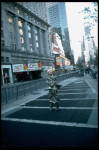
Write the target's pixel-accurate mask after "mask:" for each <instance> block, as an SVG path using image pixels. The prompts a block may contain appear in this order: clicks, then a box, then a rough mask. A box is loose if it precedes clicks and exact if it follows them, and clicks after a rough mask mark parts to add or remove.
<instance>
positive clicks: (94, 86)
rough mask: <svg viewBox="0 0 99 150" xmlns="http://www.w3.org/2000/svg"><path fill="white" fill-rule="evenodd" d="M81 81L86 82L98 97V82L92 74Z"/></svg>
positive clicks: (81, 78) (86, 75)
mask: <svg viewBox="0 0 99 150" xmlns="http://www.w3.org/2000/svg"><path fill="white" fill-rule="evenodd" d="M79 80H85V81H86V82H87V83H88V85H89V86H90V88H91V89H92V91H93V92H94V93H95V94H96V95H97V96H98V80H97V79H94V78H93V77H92V76H91V75H90V74H85V76H83V77H80V78H79Z"/></svg>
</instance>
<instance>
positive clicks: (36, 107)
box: [20, 106, 98, 109]
mask: <svg viewBox="0 0 99 150" xmlns="http://www.w3.org/2000/svg"><path fill="white" fill-rule="evenodd" d="M20 108H33V109H34V108H35V109H49V107H40V106H39V107H38V106H20ZM59 109H98V108H97V107H59Z"/></svg>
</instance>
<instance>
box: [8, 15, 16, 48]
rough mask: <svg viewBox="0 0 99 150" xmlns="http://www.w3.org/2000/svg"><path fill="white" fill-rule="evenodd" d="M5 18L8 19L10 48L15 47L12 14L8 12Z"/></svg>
mask: <svg viewBox="0 0 99 150" xmlns="http://www.w3.org/2000/svg"><path fill="white" fill-rule="evenodd" d="M7 20H8V31H9V41H10V48H11V49H16V41H15V29H14V28H15V26H14V16H12V15H10V14H8V15H7Z"/></svg>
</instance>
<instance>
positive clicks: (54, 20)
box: [47, 2, 71, 56]
mask: <svg viewBox="0 0 99 150" xmlns="http://www.w3.org/2000/svg"><path fill="white" fill-rule="evenodd" d="M47 11H48V23H49V24H50V25H51V27H50V34H51V37H52V43H54V34H55V33H57V34H58V35H59V36H60V38H61V41H62V45H63V49H64V51H65V53H67V52H69V53H71V48H70V40H69V31H68V23H67V15H66V7H65V2H47ZM65 56H66V55H65Z"/></svg>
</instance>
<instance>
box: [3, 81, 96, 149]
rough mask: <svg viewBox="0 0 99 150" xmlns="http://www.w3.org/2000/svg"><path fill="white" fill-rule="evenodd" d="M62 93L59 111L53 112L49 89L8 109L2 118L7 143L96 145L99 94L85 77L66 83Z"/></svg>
mask: <svg viewBox="0 0 99 150" xmlns="http://www.w3.org/2000/svg"><path fill="white" fill-rule="evenodd" d="M81 84H82V85H81ZM58 95H59V97H60V101H59V111H57V110H56V109H55V107H54V108H53V111H51V112H50V111H49V110H50V107H49V97H48V93H47V92H46V93H44V94H42V95H41V96H35V98H34V99H30V100H29V101H28V102H24V103H22V104H21V105H19V106H17V107H14V108H13V109H12V110H9V111H6V113H4V114H3V115H2V117H1V131H2V141H3V146H5V145H8V147H9V146H10V147H11V146H12V147H14V146H18V147H72V146H73V147H75V146H76V147H78V146H79V147H86V146H87V147H96V146H97V145H98V99H97V95H96V94H95V93H94V92H93V90H92V89H91V88H90V87H89V85H88V84H87V82H86V81H85V80H80V81H79V80H75V81H74V82H72V83H69V84H68V85H64V86H63V87H61V88H60V89H59V90H58Z"/></svg>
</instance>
